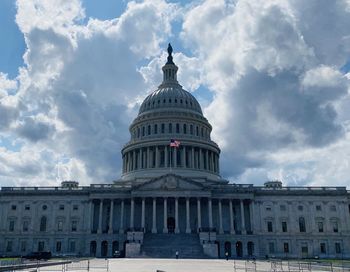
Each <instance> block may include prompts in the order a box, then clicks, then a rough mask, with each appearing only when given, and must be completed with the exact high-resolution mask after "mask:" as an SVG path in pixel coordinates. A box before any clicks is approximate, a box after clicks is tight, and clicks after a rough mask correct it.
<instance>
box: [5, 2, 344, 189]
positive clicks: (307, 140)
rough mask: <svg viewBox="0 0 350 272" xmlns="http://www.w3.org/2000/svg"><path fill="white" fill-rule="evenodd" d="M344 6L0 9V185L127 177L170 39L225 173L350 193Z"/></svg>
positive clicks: (8, 5)
mask: <svg viewBox="0 0 350 272" xmlns="http://www.w3.org/2000/svg"><path fill="white" fill-rule="evenodd" d="M349 26H350V1H349V0H332V1H329V0H308V1H305V0H278V1H277V0H270V1H262V0H236V1H235V0H226V1H225V0H202V1H193V2H189V1H163V0H149V1H147V0H145V1H130V2H128V1H115V0H99V1H97V0H81V1H80V0H69V1H68V0H31V1H29V0H17V2H16V1H15V0H1V1H0V185H1V186H13V185H25V186H29V185H40V186H44V185H57V184H59V182H60V181H61V180H66V179H72V180H77V181H79V182H80V183H81V184H89V183H106V182H111V181H113V180H116V179H118V177H119V176H120V168H121V155H120V150H121V148H122V146H123V145H124V144H125V143H126V142H127V141H128V139H129V133H128V125H129V124H130V122H131V121H132V119H133V118H134V117H135V116H136V114H137V111H138V107H139V105H140V102H142V99H143V98H145V96H146V95H147V94H148V93H150V92H151V91H152V90H154V89H155V88H156V86H158V84H159V83H160V80H161V72H160V71H161V70H160V69H161V66H162V65H163V64H164V62H165V59H166V52H165V50H166V47H167V43H168V42H171V43H172V44H173V48H174V51H175V56H174V61H175V63H176V64H177V65H178V66H179V81H180V83H181V84H182V85H183V86H184V88H185V89H187V90H188V91H190V92H192V93H193V95H194V96H195V97H196V98H197V99H198V100H199V102H200V103H201V105H202V107H203V110H204V113H205V115H206V117H207V118H208V120H209V122H210V123H211V124H212V125H213V133H212V138H213V139H214V140H215V141H216V142H218V143H219V145H220V147H221V149H222V153H221V172H222V173H221V174H222V176H223V177H225V178H227V179H229V180H230V181H232V182H242V183H254V184H257V185H261V184H262V183H263V182H264V181H266V180H276V179H278V180H282V181H283V182H284V183H285V184H288V185H292V186H296V185H317V186H323V185H331V186H334V185H342V186H348V188H349V187H350V97H349V86H350V84H349V83H350V27H349Z"/></svg>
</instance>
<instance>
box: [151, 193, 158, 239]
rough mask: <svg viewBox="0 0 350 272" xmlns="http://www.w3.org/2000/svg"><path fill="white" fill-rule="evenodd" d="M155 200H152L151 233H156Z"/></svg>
mask: <svg viewBox="0 0 350 272" xmlns="http://www.w3.org/2000/svg"><path fill="white" fill-rule="evenodd" d="M156 213H157V199H156V198H155V197H154V198H153V220H152V233H157V217H156Z"/></svg>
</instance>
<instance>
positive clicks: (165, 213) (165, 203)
mask: <svg viewBox="0 0 350 272" xmlns="http://www.w3.org/2000/svg"><path fill="white" fill-rule="evenodd" d="M163 203H164V218H163V219H164V221H163V222H164V226H163V233H168V224H167V223H168V221H167V220H168V206H167V198H166V197H164V200H163Z"/></svg>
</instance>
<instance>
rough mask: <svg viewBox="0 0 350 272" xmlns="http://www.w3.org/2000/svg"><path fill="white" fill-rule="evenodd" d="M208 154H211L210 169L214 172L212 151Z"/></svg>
mask: <svg viewBox="0 0 350 272" xmlns="http://www.w3.org/2000/svg"><path fill="white" fill-rule="evenodd" d="M210 154H211V156H210V158H211V160H210V162H211V171H213V172H214V152H213V151H211V152H210Z"/></svg>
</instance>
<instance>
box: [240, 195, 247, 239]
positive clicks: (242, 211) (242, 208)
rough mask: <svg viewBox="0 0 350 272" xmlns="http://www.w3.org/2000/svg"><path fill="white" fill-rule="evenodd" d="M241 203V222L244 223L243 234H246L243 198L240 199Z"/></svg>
mask: <svg viewBox="0 0 350 272" xmlns="http://www.w3.org/2000/svg"><path fill="white" fill-rule="evenodd" d="M240 204H241V224H242V228H241V230H242V234H246V230H245V219H244V204H243V200H242V199H241V200H240Z"/></svg>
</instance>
